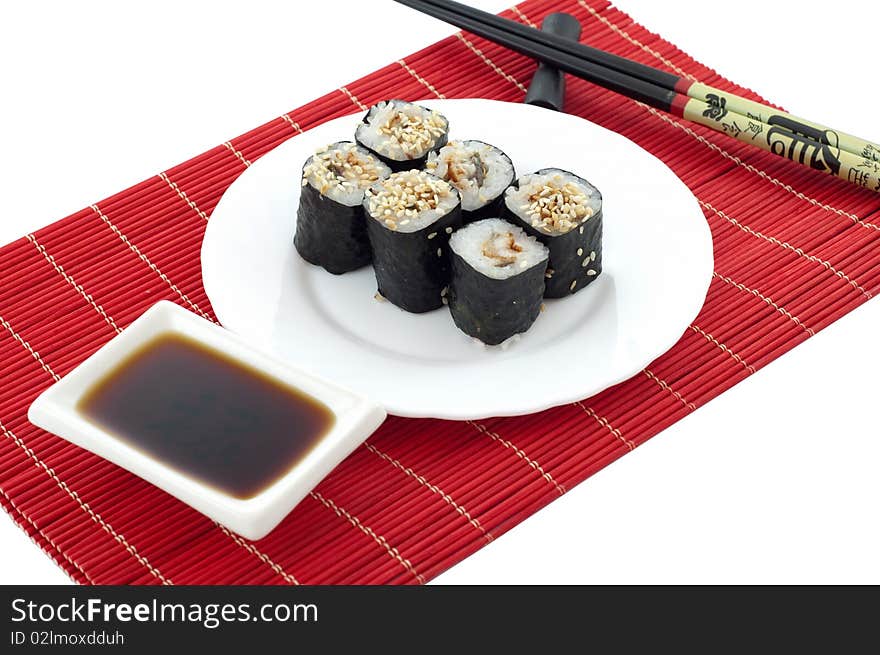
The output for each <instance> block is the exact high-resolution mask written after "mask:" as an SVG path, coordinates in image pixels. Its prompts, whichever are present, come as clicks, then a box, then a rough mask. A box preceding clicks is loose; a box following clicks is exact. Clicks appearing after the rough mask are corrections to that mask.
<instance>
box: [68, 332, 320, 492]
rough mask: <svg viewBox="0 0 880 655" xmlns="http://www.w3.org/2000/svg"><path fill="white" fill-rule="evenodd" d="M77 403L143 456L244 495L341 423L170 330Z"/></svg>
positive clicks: (285, 388) (294, 394)
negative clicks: (335, 422) (334, 424)
mask: <svg viewBox="0 0 880 655" xmlns="http://www.w3.org/2000/svg"><path fill="white" fill-rule="evenodd" d="M77 409H78V410H79V411H80V412H81V413H82V414H83V415H85V417H86V418H87V419H88V420H90V421H91V422H93V423H95V424H97V425H98V426H100V427H101V428H103V429H104V430H106V431H108V432H110V433H111V434H113V435H115V436H116V437H117V438H119V439H120V440H122V441H124V442H126V443H128V444H129V445H131V446H133V447H134V448H136V449H137V450H139V451H141V452H142V453H146V454H147V455H149V456H151V457H153V458H154V459H157V460H159V461H161V462H163V463H165V464H167V465H169V466H171V467H172V468H174V469H176V470H177V471H179V472H181V473H184V474H185V475H187V476H189V477H191V478H194V479H196V480H198V481H200V482H202V483H205V484H208V485H210V486H211V487H214V488H215V489H217V490H219V491H222V492H224V493H226V494H228V495H231V496H234V497H236V498H241V499H247V498H252V497H253V496H255V495H257V494H258V493H260V492H261V491H262V490H263V489H265V488H267V487H268V486H270V485H271V484H272V483H273V482H275V481H277V480H278V479H279V478H281V477H282V476H283V475H284V474H286V473H287V472H288V471H290V469H291V468H292V467H293V466H294V465H295V464H297V462H299V461H301V460H302V459H303V457H305V456H306V455H307V454H308V452H309V451H310V450H311V449H312V447H313V446H314V445H315V444H316V443H317V442H318V441H319V440H320V439H321V437H322V436H324V435H325V434H326V433H327V432H328V431H329V429H330V428H331V427H332V425H333V423H334V421H335V417H334V416H333V413H332V412H331V411H330V409H329V408H328V407H327V406H326V405H324V404H323V403H321V402H320V401H318V400H316V399H315V398H312V397H311V396H307V395H306V394H304V393H302V392H300V391H297V390H296V389H294V388H292V387H288V386H286V385H284V384H282V383H281V382H279V381H277V380H275V379H274V378H270V377H267V376H265V375H263V374H262V373H260V372H258V371H255V370H253V369H251V368H250V367H247V366H245V365H243V364H240V363H238V362H236V361H235V360H232V359H228V358H227V357H226V356H225V355H223V354H222V353H219V352H217V351H215V350H213V349H210V348H208V347H206V346H203V345H201V344H199V343H198V342H196V341H193V340H191V339H188V338H186V337H183V336H181V335H178V334H173V333H169V334H165V335H160V336H158V337H157V338H156V339H154V340H153V341H150V342H148V343H146V344H145V345H144V346H142V347H141V348H140V349H139V350H137V351H136V352H134V353H132V354H131V355H130V356H129V357H128V358H127V359H126V360H124V361H123V362H121V363H120V364H119V365H117V367H116V368H115V369H114V370H112V371H110V373H108V374H107V375H106V376H105V377H104V378H103V379H102V380H100V381H99V382H98V383H97V384H96V385H95V386H94V387H93V388H92V389H90V390H89V391H88V393H87V394H86V395H85V396H84V397H83V399H82V400H81V401H80V402H79V404H78V406H77Z"/></svg>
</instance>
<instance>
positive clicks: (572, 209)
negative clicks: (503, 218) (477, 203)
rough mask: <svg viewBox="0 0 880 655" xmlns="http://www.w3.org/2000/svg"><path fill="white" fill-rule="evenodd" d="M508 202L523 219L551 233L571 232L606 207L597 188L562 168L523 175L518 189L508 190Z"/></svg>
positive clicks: (542, 230) (548, 233) (506, 199)
mask: <svg viewBox="0 0 880 655" xmlns="http://www.w3.org/2000/svg"><path fill="white" fill-rule="evenodd" d="M505 202H506V203H507V207H508V208H509V209H510V210H511V211H513V212H514V213H515V214H517V215H518V216H520V217H522V219H523V221H525V222H526V223H529V224H530V225H531V226H532V227H533V228H535V229H536V230H538V231H539V232H543V233H544V234H547V235H550V236H557V235H560V234H566V233H568V232H571V230H573V229H574V228H576V227H578V226H579V225H580V224H581V223H583V222H584V221H586V220H587V219H588V218H590V217H591V216H593V215H594V214H597V213H598V212H599V211H600V210H601V208H602V197H601V196H600V195H599V193H598V192H597V191H595V189H593V188H592V187H590V186H588V185H586V184H584V181H583V180H581V179H580V178H578V177H575V176H574V175H572V174H570V173H566V172H565V171H558V170H557V171H549V172H545V173H533V174H531V175H524V176H522V177H521V178H520V180H519V188H518V189H517V188H510V189H508V191H507V195H506V197H505Z"/></svg>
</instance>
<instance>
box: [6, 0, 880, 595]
mask: <svg viewBox="0 0 880 655" xmlns="http://www.w3.org/2000/svg"><path fill="white" fill-rule="evenodd" d="M552 11H568V12H571V13H573V14H575V15H576V16H577V17H578V18H579V19H580V20H581V22H582V23H583V25H584V34H586V35H589V42H590V43H591V44H592V45H595V46H598V47H601V48H604V49H607V50H610V51H613V52H616V53H619V54H622V55H624V56H627V57H630V58H632V59H636V60H638V61H642V62H645V63H647V64H650V65H653V66H657V67H660V68H664V69H666V70H670V71H674V72H676V73H678V74H679V75H685V76H687V77H689V78H692V79H696V80H700V81H702V82H705V83H708V84H712V85H714V86H718V87H721V88H725V89H729V90H733V91H736V92H738V93H740V94H742V95H746V96H747V97H751V98H755V99H759V98H758V97H757V96H756V95H755V94H754V93H752V92H751V91H749V90H748V89H743V88H741V87H738V86H737V85H735V84H733V83H732V82H730V81H728V80H725V79H723V78H721V77H720V76H719V75H717V74H716V73H715V72H714V71H712V70H710V69H709V68H707V67H705V66H704V65H702V64H700V63H698V62H695V61H694V60H692V59H691V58H690V57H688V56H687V55H686V54H685V53H683V52H682V51H680V50H679V49H677V48H676V47H675V46H673V45H672V44H670V43H668V42H666V41H664V40H663V39H661V38H660V37H658V36H657V35H655V34H651V33H650V32H648V31H647V30H645V29H644V28H643V27H641V26H640V25H637V24H636V23H634V22H633V21H632V19H630V18H629V16H627V15H626V14H624V13H621V12H620V11H618V10H617V9H615V8H613V7H611V6H609V5H608V4H607V3H606V2H604V1H603V0H590V1H589V2H587V1H583V0H563V1H560V0H528V1H527V2H524V3H522V4H521V5H519V6H518V7H516V8H514V9H511V10H509V11H507V12H504V15H506V16H507V17H509V18H513V19H515V20H519V21H522V22H525V23H527V24H540V22H541V19H542V18H543V16H544V15H545V14H547V13H550V12H552ZM533 71H534V64H533V63H532V62H531V61H529V60H528V59H526V58H524V57H521V56H519V55H517V54H514V53H512V52H509V51H506V50H504V49H503V48H501V47H499V46H496V45H494V44H492V43H489V42H487V41H484V40H482V39H479V38H477V37H474V36H471V35H467V34H457V35H454V36H452V37H450V38H448V39H445V40H444V41H441V42H439V43H435V44H433V45H431V46H428V47H427V48H425V49H423V50H421V51H419V52H417V53H414V54H412V55H410V56H408V57H406V58H405V59H402V60H400V61H398V62H394V63H391V64H389V65H388V66H386V67H385V68H382V69H381V70H378V71H376V72H375V73H373V74H371V75H369V76H368V77H366V78H364V79H361V80H357V81H354V82H352V83H350V84H348V85H346V86H345V87H342V88H340V89H336V90H333V91H332V92H330V93H328V94H327V95H325V96H323V97H321V98H318V99H316V100H314V101H312V102H310V103H309V104H307V105H304V106H303V107H300V108H298V109H295V110H293V111H290V112H287V113H285V114H283V115H281V116H279V117H278V118H276V119H274V120H272V121H270V122H268V123H266V124H265V125H262V126H260V127H257V128H256V129H254V130H252V131H250V132H248V133H247V134H243V135H241V136H239V137H237V138H234V139H231V140H230V141H227V142H226V143H224V144H222V145H219V146H217V147H216V148H213V149H211V150H209V151H208V152H206V153H204V154H202V155H199V156H197V157H195V158H193V159H191V160H189V161H187V162H183V163H181V164H179V165H177V166H174V167H172V168H170V169H168V170H167V171H165V172H163V173H160V174H159V175H156V176H154V177H152V178H150V179H148V180H145V181H143V182H141V183H140V184H137V185H135V186H134V187H131V188H130V189H126V190H124V191H121V192H120V193H117V194H116V195H114V196H112V197H110V198H106V199H105V200H102V201H100V202H97V203H96V204H94V205H92V206H90V207H87V208H84V209H83V210H81V211H79V212H77V213H75V214H73V215H72V216H69V217H67V218H65V219H63V220H61V221H58V222H57V223H54V224H52V225H50V226H48V227H45V228H43V229H41V230H38V231H37V232H35V233H33V234H30V235H27V236H26V237H24V238H22V239H19V240H18V241H15V242H13V243H11V244H9V245H7V246H6V247H4V248H3V249H2V250H0V270H2V275H0V375H2V379H3V386H2V389H0V432H2V438H0V504H2V505H3V507H4V508H5V509H6V511H7V512H8V513H9V514H10V515H11V516H12V518H13V520H14V521H15V522H16V523H17V524H18V525H20V526H21V528H22V529H23V530H24V531H25V532H27V534H28V535H29V536H30V537H31V538H32V539H33V540H34V541H35V542H36V543H37V544H38V545H39V546H40V547H41V548H43V550H45V551H46V553H47V554H48V555H49V556H50V557H52V558H53V559H54V561H55V562H56V563H57V564H58V565H59V566H61V567H62V568H63V569H64V570H65V571H66V572H67V573H68V574H69V575H70V576H71V577H72V578H73V579H74V580H76V581H77V582H80V583H84V584H125V583H131V584H228V583H252V584H263V583H265V584H273V583H274V584H318V583H320V584H328V583H393V584H398V583H399V584H416V583H422V582H425V581H427V580H429V579H431V578H432V577H434V576H436V575H437V574H438V573H440V572H441V571H443V570H444V569H446V568H448V567H449V566H451V565H453V564H455V563H456V562H458V561H459V560H461V559H462V558H464V557H466V556H467V555H468V554H470V553H472V552H474V551H475V550H477V549H479V548H480V547H481V546H483V545H484V544H486V543H488V542H490V541H492V540H493V539H496V538H497V537H499V536H500V535H501V534H503V533H504V532H505V531H506V530H508V529H510V528H511V527H512V526H514V525H516V524H517V523H518V522H519V521H521V520H523V519H524V518H525V517H527V516H528V515H530V514H531V513H533V512H535V511H537V510H538V509H540V508H541V507H543V506H544V505H546V504H547V503H549V502H551V501H552V500H553V499H554V498H557V497H558V496H560V495H561V494H563V493H565V492H566V491H567V490H568V489H571V488H572V487H573V486H574V485H576V484H578V483H580V482H582V481H583V480H585V479H586V478H588V477H589V476H590V475H592V474H593V473H595V472H596V471H598V470H599V469H601V468H602V467H604V466H607V465H608V464H609V463H611V462H613V461H614V460H615V459H617V458H618V457H621V456H622V455H625V454H626V453H627V452H629V451H630V450H632V449H634V448H636V447H638V446H639V445H640V444H642V443H643V442H644V441H646V440H647V439H649V438H651V437H652V436H654V435H655V434H657V433H658V432H659V431H661V430H663V429H664V428H666V427H667V426H669V425H671V424H673V423H675V422H676V421H677V420H679V419H681V418H682V417H684V416H686V415H687V414H688V413H690V412H692V411H695V410H696V409H697V408H698V407H700V406H701V405H703V404H704V403H706V402H708V401H709V400H711V399H712V398H713V397H715V396H717V395H718V394H720V393H722V392H723V391H725V390H726V389H728V388H729V387H731V386H733V385H734V384H736V383H737V382H739V381H740V380H742V379H744V378H745V377H747V376H748V375H750V374H751V373H753V372H755V371H756V370H757V369H759V368H761V367H762V366H764V365H765V364H767V363H768V362H770V361H772V360H773V359H774V358H776V357H778V356H779V355H781V354H782V353H784V352H786V351H787V350H789V349H790V348H792V347H794V346H795V345H797V344H798V343H800V342H802V341H803V340H805V339H808V338H809V337H810V336H812V335H813V334H815V333H816V332H817V331H819V330H821V329H822V328H824V327H826V326H827V325H829V324H830V323H831V322H833V321H834V320H836V319H837V318H839V317H841V316H842V315H844V314H845V313H847V312H848V311H850V310H852V309H853V308H855V307H857V306H858V305H860V304H861V303H863V302H865V301H866V300H868V299H869V298H871V297H872V295H873V294H874V293H876V292H877V290H878V288H880V247H878V245H880V212H878V210H880V203H878V200H877V196H876V195H874V194H872V193H870V192H868V191H864V190H859V189H856V188H853V187H851V186H849V185H847V184H845V183H843V182H841V181H839V180H836V179H832V178H830V177H825V176H821V175H817V174H814V173H813V172H811V171H808V170H805V169H802V168H801V167H799V166H797V165H795V164H792V163H791V162H787V161H784V160H780V159H778V158H775V157H773V156H771V155H768V154H765V153H763V152H761V151H758V150H753V149H750V148H748V147H747V146H744V145H742V144H740V143H738V142H735V141H733V140H728V139H725V138H724V137H723V136H720V135H718V134H716V133H714V132H712V131H710V130H707V129H705V128H703V127H701V126H695V125H691V124H687V123H684V122H682V121H680V120H678V119H676V118H672V117H670V116H668V115H666V114H663V113H662V112H659V111H656V110H654V109H651V108H649V107H646V106H644V105H641V104H639V103H636V102H633V101H628V100H622V99H621V98H620V97H619V96H616V95H614V94H611V93H610V92H608V91H605V90H603V89H599V88H596V87H593V86H591V85H589V84H587V83H586V82H583V81H581V80H576V79H573V80H570V82H569V91H568V99H567V104H566V111H568V112H570V113H573V114H577V115H580V116H583V117H585V118H587V119H589V120H591V121H594V122H596V123H598V124H600V125H603V126H605V127H607V128H609V129H612V130H615V131H617V132H620V133H621V134H624V135H625V136H627V137H629V138H630V139H632V140H633V141H635V142H636V143H638V144H639V145H641V146H642V147H644V148H645V149H647V150H649V151H650V152H652V153H654V154H655V155H657V156H658V157H660V158H661V159H662V160H663V161H664V162H665V163H666V164H667V165H669V166H670V167H671V168H672V169H673V170H674V171H675V172H676V173H677V174H678V175H679V176H680V177H681V178H682V179H683V180H684V182H685V183H686V184H687V185H688V186H689V187H690V188H691V190H692V191H693V192H694V194H695V195H696V197H697V198H698V200H699V202H700V204H701V206H702V208H703V211H704V214H705V216H706V220H707V222H708V224H709V226H710V228H711V230H712V233H713V237H714V241H715V262H716V265H715V275H714V278H713V281H712V284H711V287H710V289H709V293H708V297H707V299H706V304H705V306H704V307H703V309H702V311H701V312H700V315H699V316H698V317H697V318H696V319H695V321H694V322H693V324H692V325H690V326H689V328H688V329H687V330H686V332H685V334H684V335H683V336H682V337H681V340H680V341H679V342H678V344H676V346H675V347H674V348H673V349H672V350H670V351H669V352H668V353H666V354H665V355H663V356H662V357H660V358H659V359H657V360H656V361H654V362H652V363H651V364H650V365H649V366H648V367H647V368H646V369H645V370H644V371H642V372H641V373H639V374H637V375H636V376H635V377H633V378H632V379H630V380H628V381H626V382H624V383H622V384H620V385H617V386H616V387H614V388H612V389H609V390H607V391H605V392H603V393H601V394H599V395H597V396H595V397H593V398H590V399H588V400H585V401H582V402H578V403H574V404H571V405H567V406H563V407H558V408H556V409H552V410H548V411H546V412H541V413H539V414H533V415H530V416H523V417H517V418H494V419H487V420H484V421H469V422H461V423H457V422H449V421H439V420H426V419H400V418H389V419H388V421H387V422H386V423H385V424H384V425H383V426H382V428H381V429H380V430H379V431H378V432H377V433H376V434H375V435H373V436H372V437H371V438H370V439H369V441H368V442H367V443H366V444H364V445H363V446H362V447H360V448H359V449H358V450H356V451H355V452H354V453H353V454H352V455H351V456H350V457H349V458H348V459H346V460H345V461H344V462H343V463H342V464H340V466H339V467H338V468H337V469H336V470H334V471H333V473H332V474H331V475H330V476H329V477H328V478H326V479H325V480H324V481H323V482H322V483H321V484H320V485H319V486H318V487H317V488H316V489H315V490H314V491H313V492H312V493H311V494H310V495H309V496H308V497H307V498H306V499H305V500H304V501H303V502H302V503H301V504H300V505H299V506H298V507H297V508H296V509H295V510H294V511H293V513H291V515H290V516H288V517H287V518H286V519H285V520H284V522H283V523H282V524H281V525H280V526H279V528H278V529H276V530H274V531H273V532H272V533H271V534H270V535H269V536H268V537H266V538H265V539H262V540H261V541H259V542H249V541H246V540H244V539H242V538H241V537H238V536H237V535H235V534H233V533H231V532H229V531H228V530H226V529H225V528H223V527H221V526H218V525H217V524H215V523H213V522H211V521H210V520H209V519H206V518H205V517H203V516H202V515H200V514H198V513H197V512H195V511H194V510H192V509H190V508H189V507H187V506H186V505H184V504H182V503H180V502H178V501H177V500H175V499H174V498H172V497H170V496H168V495H167V494H165V493H163V492H162V491H160V490H158V489H157V488H155V487H153V486H152V485H150V484H148V483H146V482H144V481H143V480H140V479H139V478H137V477H135V476H133V475H131V474H129V473H127V472H125V471H123V470H121V469H119V468H118V467H116V466H114V465H113V464H110V463H109V462H106V461H104V460H101V459H100V458H98V457H95V456H94V455H91V454H90V453H88V452H86V451H83V450H81V449H79V448H77V447H76V446H73V445H71V444H68V443H67V442H65V441H63V440H61V439H58V438H56V437H54V436H52V435H50V434H47V433H45V432H43V431H41V430H39V429H37V428H36V427H34V426H32V425H30V424H29V423H28V421H27V418H26V415H27V408H28V405H29V404H30V403H31V401H32V400H33V399H34V398H35V397H36V396H37V395H38V394H39V393H40V392H41V391H42V390H43V389H45V388H46V387H47V386H48V385H50V384H52V382H53V381H54V380H56V379H58V378H59V377H60V376H63V375H64V374H65V373H67V372H68V371H70V370H71V369H72V368H73V367H74V366H76V365H77V364H78V363H79V362H81V361H82V360H83V359H85V358H86V357H88V356H89V355H90V354H91V353H92V352H94V351H95V350H96V349H97V348H99V347H100V346H101V345H102V344H103V343H105V342H106V341H107V340H109V339H111V338H112V337H113V336H115V335H116V334H117V332H118V331H119V330H120V329H122V328H124V327H125V326H126V325H128V324H129V323H130V322H131V321H133V320H134V319H135V318H136V317H137V316H138V315H139V314H140V313H141V312H142V311H143V310H144V309H146V308H147V307H148V306H150V305H151V304H153V303H154V302H156V301H157V300H160V299H167V300H172V301H174V302H176V303H178V304H180V305H181V306H183V307H185V308H187V309H189V310H191V311H193V312H195V313H197V314H199V315H201V316H204V317H205V318H208V319H209V320H216V318H215V316H214V314H213V312H212V309H211V306H210V303H209V302H208V299H207V297H206V295H205V291H204V288H203V287H202V283H201V277H200V264H199V248H200V244H201V240H202V236H203V234H204V229H205V225H206V222H207V221H208V220H209V219H210V215H211V212H212V211H213V209H214V207H215V206H216V204H217V201H218V200H219V198H220V196H221V195H222V193H223V191H224V190H225V189H226V188H227V187H228V186H229V185H230V184H231V183H232V182H233V180H235V178H236V177H237V176H238V175H239V174H240V173H241V172H242V171H243V170H244V169H245V168H246V167H247V166H249V165H250V164H251V163H252V162H254V161H256V160H257V159H259V158H260V157H261V156H262V155H264V154H265V153H266V152H268V151H270V150H271V149H272V148H274V147H276V146H277V145H278V144H280V143H281V142H283V141H285V140H287V139H289V138H296V136H297V135H298V134H301V133H302V132H303V131H305V130H308V129H309V128H311V127H314V126H315V125H318V124H320V123H322V122H324V121H327V120H329V119H331V118H335V117H338V116H342V115H346V114H350V113H352V112H353V111H357V110H358V109H364V108H365V107H366V106H367V105H370V104H372V103H374V102H376V101H378V100H380V99H383V98H386V97H406V98H410V99H413V100H418V99H427V98H437V97H448V98H457V97H476V96H479V97H486V98H493V99H499V100H508V101H512V102H520V101H522V99H523V96H524V93H525V89H526V85H527V84H528V80H529V79H530V77H531V74H532V72H533ZM621 103H623V104H621Z"/></svg>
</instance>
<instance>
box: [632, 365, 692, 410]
mask: <svg viewBox="0 0 880 655" xmlns="http://www.w3.org/2000/svg"><path fill="white" fill-rule="evenodd" d="M642 373H644V374H645V375H647V376H648V378H649V379H651V380H653V381H654V382H656V383H657V384H658V385H660V388H661V389H663V390H664V391H668V392H669V393H671V394H672V395H673V396H675V397H676V398H677V399H678V400H679V402H681V404H682V405H684V406H685V407H687V408H688V409H691V410H694V409H696V408H697V406H696V405H694V404H693V403H692V402H690V401H688V400H687V399H686V398H685V397H684V396H682V395H681V394H680V393H678V392H677V391H676V390H675V389H673V388H672V387H671V386H669V383H667V382H666V380H664V379H662V378H660V377H657V376H656V375H654V372H653V371H652V370H651V369H649V368H646V369H643V370H642Z"/></svg>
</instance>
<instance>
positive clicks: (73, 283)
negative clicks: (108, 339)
mask: <svg viewBox="0 0 880 655" xmlns="http://www.w3.org/2000/svg"><path fill="white" fill-rule="evenodd" d="M27 240H28V241H30V242H31V243H32V244H33V246H34V248H36V249H37V252H39V253H40V254H41V255H42V256H43V258H44V259H45V260H46V261H47V262H49V264H51V265H52V268H54V269H55V272H56V273H58V274H59V275H60V276H61V277H63V278H64V281H65V282H67V283H68V284H69V285H70V286H72V287H73V288H74V289H76V291H77V292H78V293H79V295H81V296H82V297H83V298H85V299H86V302H87V303H89V304H90V305H91V306H92V308H93V309H94V310H95V311H96V312H98V314H100V315H101V316H102V317H103V319H104V321H105V322H106V323H107V325H109V326H110V327H112V328H113V329H114V330H115V331H116V333H117V334H119V333H120V332H122V330H120V329H119V326H118V325H116V322H115V321H114V320H113V319H112V318H110V316H108V315H107V312H105V311H104V308H103V307H101V305H99V304H98V303H96V302H95V299H94V298H92V296H90V295H89V294H88V293H86V290H85V289H83V288H82V286H81V285H79V284H77V283H76V281H75V280H74V279H73V278H72V277H71V276H69V275H68V274H67V273H65V272H64V267H63V266H61V265H60V264H58V263H57V262H56V261H55V258H54V257H53V256H52V255H50V254H49V253H48V252H46V248H44V247H43V245H42V244H41V243H40V242H39V241H37V237H35V236H34V235H33V234H28V235H27Z"/></svg>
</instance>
